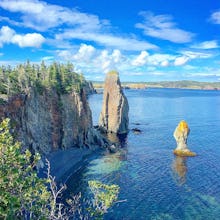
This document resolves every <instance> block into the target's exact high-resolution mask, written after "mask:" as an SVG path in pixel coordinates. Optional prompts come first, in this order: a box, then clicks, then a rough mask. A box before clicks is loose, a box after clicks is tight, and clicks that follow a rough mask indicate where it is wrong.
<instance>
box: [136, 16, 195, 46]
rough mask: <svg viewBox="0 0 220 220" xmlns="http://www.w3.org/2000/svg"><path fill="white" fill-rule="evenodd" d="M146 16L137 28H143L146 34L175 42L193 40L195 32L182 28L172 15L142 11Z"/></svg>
mask: <svg viewBox="0 0 220 220" xmlns="http://www.w3.org/2000/svg"><path fill="white" fill-rule="evenodd" d="M140 15H141V16H142V17H143V18H144V21H143V22H142V23H137V24H136V25H135V26H136V28H140V29H143V31H144V34H145V35H147V36H151V37H156V38H160V39H163V40H168V41H171V42H173V43H188V42H191V41H192V38H193V36H194V34H193V33H191V32H188V31H185V30H182V29H180V28H178V27H177V24H176V23H175V22H173V18H172V16H170V15H154V14H153V13H151V12H141V13H140Z"/></svg>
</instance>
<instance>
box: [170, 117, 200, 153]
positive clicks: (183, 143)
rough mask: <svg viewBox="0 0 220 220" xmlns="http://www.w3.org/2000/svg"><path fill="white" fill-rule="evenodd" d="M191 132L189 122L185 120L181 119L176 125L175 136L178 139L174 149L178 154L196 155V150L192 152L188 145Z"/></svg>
mask: <svg viewBox="0 0 220 220" xmlns="http://www.w3.org/2000/svg"><path fill="white" fill-rule="evenodd" d="M189 133H190V129H189V126H188V124H187V123H186V122H185V121H180V123H179V124H178V126H177V127H176V129H175V131H174V133H173V136H174V138H175V140H176V143H177V147H176V149H175V150H174V151H173V153H174V154H175V155H178V156H196V154H195V153H194V152H191V151H190V150H189V149H188V146H187V138H188V135H189Z"/></svg>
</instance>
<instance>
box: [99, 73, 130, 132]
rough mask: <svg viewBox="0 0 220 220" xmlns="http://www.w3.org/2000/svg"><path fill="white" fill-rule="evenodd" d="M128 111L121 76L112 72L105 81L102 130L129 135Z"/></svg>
mask: <svg viewBox="0 0 220 220" xmlns="http://www.w3.org/2000/svg"><path fill="white" fill-rule="evenodd" d="M128 111H129V106H128V101H127V98H126V96H125V95H124V93H123V90H122V87H121V82H120V79H119V74H118V72H117V71H111V72H109V73H108V74H107V76H106V79H105V85H104V93H103V105H102V111H101V114H100V118H99V126H100V128H101V129H103V130H104V131H106V132H112V133H116V134H125V133H128V122H129V120H128Z"/></svg>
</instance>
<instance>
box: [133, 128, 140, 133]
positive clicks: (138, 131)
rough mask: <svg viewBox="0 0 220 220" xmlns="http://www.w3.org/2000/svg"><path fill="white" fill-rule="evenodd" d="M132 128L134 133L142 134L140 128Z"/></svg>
mask: <svg viewBox="0 0 220 220" xmlns="http://www.w3.org/2000/svg"><path fill="white" fill-rule="evenodd" d="M131 130H132V132H133V133H134V134H140V133H141V132H142V131H141V130H140V129H139V128H132V129H131Z"/></svg>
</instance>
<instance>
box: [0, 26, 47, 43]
mask: <svg viewBox="0 0 220 220" xmlns="http://www.w3.org/2000/svg"><path fill="white" fill-rule="evenodd" d="M44 42H45V38H44V37H43V36H42V35H41V34H38V33H28V34H25V35H20V34H16V32H15V31H14V30H13V29H11V28H10V27H8V26H3V27H2V28H1V29H0V47H2V46H3V45H4V44H5V43H7V44H9V43H13V44H17V45H18V46H19V47H40V46H41V45H42V44H43V43H44Z"/></svg>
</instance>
